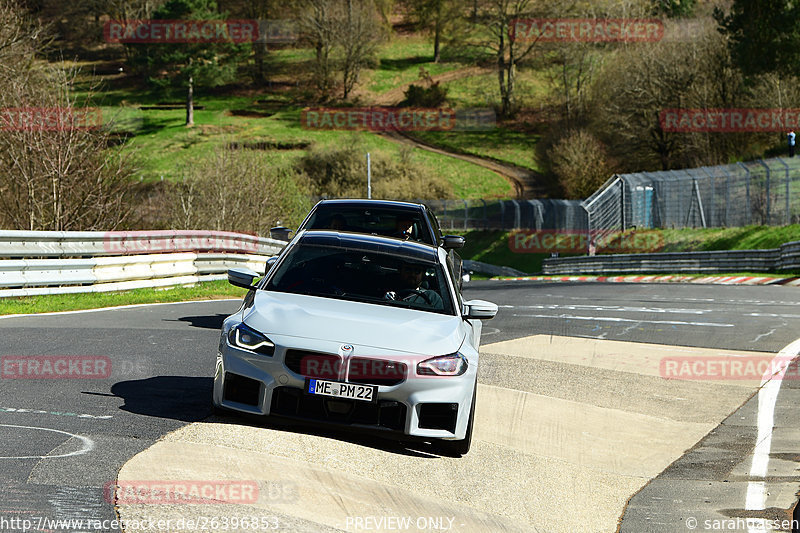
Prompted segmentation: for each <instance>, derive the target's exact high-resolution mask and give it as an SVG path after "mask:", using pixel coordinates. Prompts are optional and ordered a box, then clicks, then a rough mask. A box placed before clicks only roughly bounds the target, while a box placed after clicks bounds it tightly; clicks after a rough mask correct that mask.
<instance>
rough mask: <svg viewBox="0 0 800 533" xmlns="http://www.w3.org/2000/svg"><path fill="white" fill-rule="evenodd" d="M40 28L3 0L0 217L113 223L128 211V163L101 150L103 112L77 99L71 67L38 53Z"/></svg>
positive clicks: (24, 224) (28, 225) (57, 225)
mask: <svg viewBox="0 0 800 533" xmlns="http://www.w3.org/2000/svg"><path fill="white" fill-rule="evenodd" d="M45 35H46V34H44V33H43V30H42V29H41V27H39V26H38V25H37V24H35V23H33V22H31V21H29V20H27V19H26V18H25V16H24V12H23V11H21V10H20V9H19V8H18V7H17V6H16V5H15V4H14V3H13V2H11V1H9V0H0V56H1V57H2V58H3V61H2V65H3V66H2V68H0V111H1V112H0V131H1V132H2V134H1V135H0V224H2V225H3V227H7V228H14V229H29V230H69V229H85V230H90V229H112V228H115V227H117V226H119V225H120V224H121V223H123V222H124V221H125V219H126V218H127V216H128V214H129V213H130V209H129V208H128V207H126V200H127V197H128V193H129V191H130V190H131V181H130V179H129V178H130V175H131V173H132V170H131V166H130V163H129V161H128V160H127V159H126V158H125V157H121V156H119V154H116V153H114V152H108V151H106V147H107V146H108V132H107V131H106V130H104V129H103V128H102V127H101V126H102V124H101V117H99V115H98V114H97V111H96V110H94V109H92V108H90V107H89V106H88V105H86V104H78V103H77V102H76V98H75V95H74V94H73V93H72V91H71V86H72V83H73V81H74V79H75V74H76V73H75V72H74V71H69V70H65V69H63V68H60V66H50V65H48V64H41V63H38V62H36V61H35V60H36V58H37V56H39V55H40V52H41V44H40V43H42V42H44V41H46V37H45ZM43 37H45V38H43Z"/></svg>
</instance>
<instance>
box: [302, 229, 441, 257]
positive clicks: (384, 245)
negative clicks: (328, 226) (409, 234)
mask: <svg viewBox="0 0 800 533" xmlns="http://www.w3.org/2000/svg"><path fill="white" fill-rule="evenodd" d="M297 244H298V245H300V244H308V245H316V246H330V247H335V248H342V249H343V250H348V251H352V250H358V251H363V252H375V253H381V254H386V255H395V256H397V257H401V258H404V259H412V260H416V261H425V262H431V263H439V253H438V249H437V248H435V247H433V246H431V245H429V244H424V243H420V242H415V241H402V240H399V239H393V238H391V237H382V236H378V235H367V234H364V233H339V232H336V231H330V230H307V231H304V232H302V233H301V234H300V235H298V239H297Z"/></svg>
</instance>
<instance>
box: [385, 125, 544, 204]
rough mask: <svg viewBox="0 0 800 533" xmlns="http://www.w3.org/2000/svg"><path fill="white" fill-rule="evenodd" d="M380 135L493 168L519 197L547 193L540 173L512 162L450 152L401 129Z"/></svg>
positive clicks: (539, 195) (532, 196) (539, 196)
mask: <svg viewBox="0 0 800 533" xmlns="http://www.w3.org/2000/svg"><path fill="white" fill-rule="evenodd" d="M379 135H381V136H382V137H383V138H385V139H388V140H390V141H394V142H396V143H401V144H406V145H409V146H413V147H415V148H419V149H421V150H426V151H428V152H433V153H435V154H441V155H446V156H448V157H454V158H456V159H461V160H462V161H467V162H469V163H472V164H474V165H478V166H481V167H483V168H486V169H488V170H491V171H492V172H494V173H496V174H499V175H500V176H503V177H504V178H505V179H507V180H508V181H510V182H511V184H512V185H514V194H515V196H516V197H517V198H519V199H523V198H541V197H542V196H543V195H544V194H545V190H544V187H543V186H542V185H541V184H540V183H539V177H540V176H539V174H537V173H536V172H534V171H532V170H530V169H527V168H523V167H518V166H516V165H512V164H510V163H505V162H500V161H497V160H495V159H490V158H487V157H479V156H476V155H468V154H460V153H456V152H449V151H447V150H445V149H444V148H440V147H438V146H434V145H432V144H428V143H425V142H423V141H420V140H419V139H415V138H413V137H410V136H409V135H408V134H406V133H404V132H401V131H387V132H382V133H380V134H379Z"/></svg>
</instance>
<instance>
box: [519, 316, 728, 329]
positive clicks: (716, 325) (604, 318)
mask: <svg viewBox="0 0 800 533" xmlns="http://www.w3.org/2000/svg"><path fill="white" fill-rule="evenodd" d="M513 316H517V317H526V318H559V319H567V320H596V321H597V322H633V323H635V324H666V325H672V326H708V327H714V328H732V327H734V326H735V324H719V323H716V322H683V321H681V320H638V319H635V318H620V317H613V316H601V317H597V316H575V315H565V314H562V315H528V314H525V315H522V314H514V315H513Z"/></svg>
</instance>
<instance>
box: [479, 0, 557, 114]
mask: <svg viewBox="0 0 800 533" xmlns="http://www.w3.org/2000/svg"><path fill="white" fill-rule="evenodd" d="M546 7H547V6H546V5H545V4H544V3H543V2H541V1H540V0H487V1H486V2H483V3H482V4H481V5H479V6H478V10H477V14H478V16H477V21H478V24H479V25H480V26H481V27H482V28H483V29H484V30H485V31H486V32H488V34H489V36H490V37H489V38H488V39H484V40H482V41H481V44H482V46H484V47H486V48H488V49H490V50H491V51H492V53H493V54H494V55H495V57H496V64H497V81H498V86H499V89H500V113H501V115H502V116H504V117H508V116H511V115H512V114H513V113H514V108H515V100H516V92H515V91H516V83H517V67H518V65H519V63H520V61H522V60H523V59H525V58H526V57H528V56H529V55H530V53H531V52H532V51H533V49H534V47H535V46H536V44H537V43H538V41H539V37H536V38H532V39H525V40H523V39H520V38H518V37H512V35H514V24H515V22H516V21H518V20H521V19H526V18H531V17H535V16H543V15H544V14H546V13H547V10H546V9H545V8H546Z"/></svg>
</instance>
